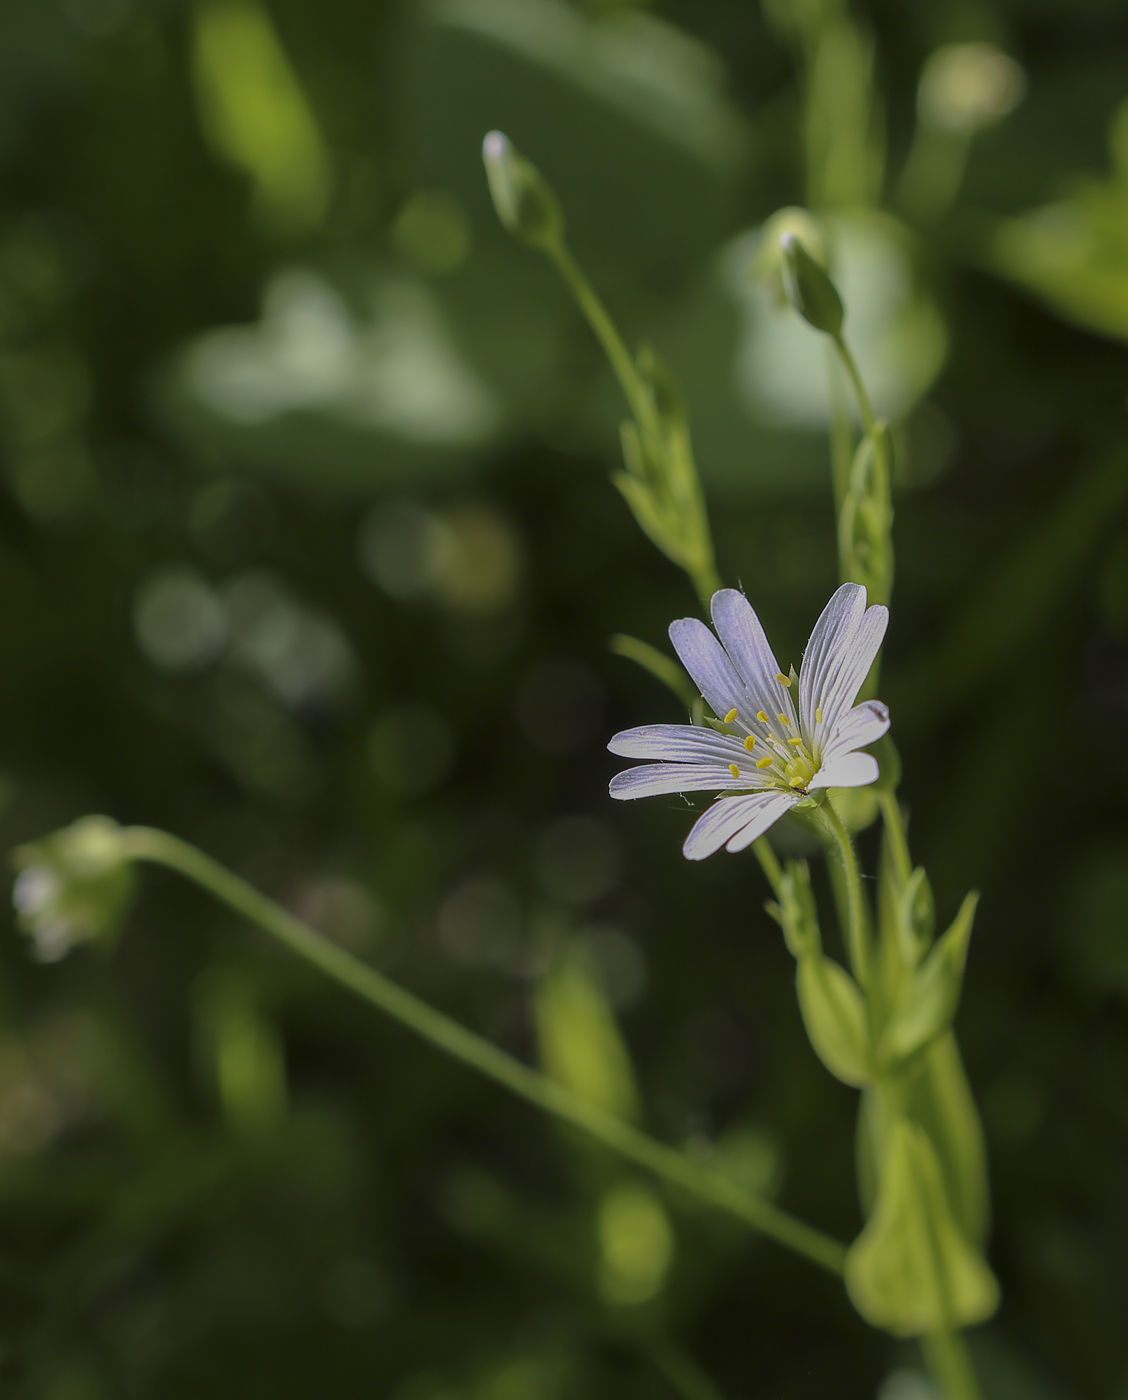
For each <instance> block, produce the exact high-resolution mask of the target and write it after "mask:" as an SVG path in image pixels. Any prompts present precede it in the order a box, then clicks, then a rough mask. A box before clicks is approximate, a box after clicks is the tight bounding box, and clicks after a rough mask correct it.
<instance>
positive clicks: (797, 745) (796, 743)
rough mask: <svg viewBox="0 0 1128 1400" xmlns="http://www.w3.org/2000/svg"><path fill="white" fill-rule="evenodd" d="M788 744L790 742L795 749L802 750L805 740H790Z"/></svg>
mask: <svg viewBox="0 0 1128 1400" xmlns="http://www.w3.org/2000/svg"><path fill="white" fill-rule="evenodd" d="M787 742H788V743H789V744H794V745H795V747H796V748H797V749H798V748H801V747H802V744H803V740H802V739H788V741H787Z"/></svg>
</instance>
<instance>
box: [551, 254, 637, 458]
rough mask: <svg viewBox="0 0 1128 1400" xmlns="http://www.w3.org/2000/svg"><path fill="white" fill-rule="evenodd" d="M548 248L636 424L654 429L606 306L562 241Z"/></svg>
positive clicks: (626, 351)
mask: <svg viewBox="0 0 1128 1400" xmlns="http://www.w3.org/2000/svg"><path fill="white" fill-rule="evenodd" d="M547 251H548V255H549V257H550V258H551V259H552V261H553V262H554V263H555V264H556V267H557V269H558V270H559V272H560V275H561V276H562V277H563V278H564V280H565V281H566V282H567V283H568V286H569V287H570V288H571V290H572V295H573V296H574V297H575V298H576V301H577V302H578V303H579V306H580V310H581V311H582V312H583V313H584V315H585V317H586V318H587V322H588V325H589V326H590V327H591V328H592V330H593V331H594V332H595V335H596V338H597V339H598V341H599V343H600V345H602V346H603V349H604V352H605V353H606V355H607V358H608V359H609V360H610V361H611V368H612V369H613V370H614V371H615V377H616V379H618V381H619V383H620V385H621V386H622V389H623V393H624V394H625V395H626V396H627V402H628V403H629V404H630V406H631V411H632V412H633V413H634V415H635V417H636V418H637V419H638V423H639V427H641V428H644V429H650V430H652V429H654V427H655V426H656V425H655V423H654V408H653V405H652V404H651V402H650V395H649V394H648V393H647V392H646V390H645V388H644V387H643V385H642V382H641V380H640V379H639V376H638V371H637V370H636V369H635V363H634V358H633V357H632V355H631V353H630V351H629V350H628V349H627V347H626V345H625V344H624V343H623V338H622V336H621V335H620V334H619V332H618V330H617V329H616V326H615V323H614V321H612V319H611V317H610V316H609V315H608V314H607V308H606V307H605V306H604V305H603V303H602V301H600V299H599V296H598V294H597V293H596V291H595V288H594V287H593V286H592V285H591V283H590V282H589V281H588V279H587V278H586V277H585V276H584V273H583V271H582V270H581V268H580V266H579V264H578V263H577V262H576V260H575V258H574V257H573V256H572V254H571V251H570V250H569V249H568V247H567V246H566V245H565V244H563V243H560V244H557V245H556V246H555V247H552V248H549V249H548V250H547Z"/></svg>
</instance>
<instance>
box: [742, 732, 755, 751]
mask: <svg viewBox="0 0 1128 1400" xmlns="http://www.w3.org/2000/svg"><path fill="white" fill-rule="evenodd" d="M744 747H745V748H746V749H747V750H748V752H749V753H751V752H752V750H753V749H754V748H755V747H756V736H755V735H754V734H749V736H748V738H747V739H745V741H744Z"/></svg>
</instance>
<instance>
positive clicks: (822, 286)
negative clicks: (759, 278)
mask: <svg viewBox="0 0 1128 1400" xmlns="http://www.w3.org/2000/svg"><path fill="white" fill-rule="evenodd" d="M779 242H780V248H781V249H782V250H783V256H784V260H785V264H784V286H785V287H786V288H787V294H788V296H789V297H790V298H791V300H792V302H794V304H795V309H796V311H798V313H799V315H800V316H802V317H803V319H804V320H805V321H807V322H808V323H809V324H810V325H812V326H814V328H815V330H817V331H823V332H824V333H825V334H826V335H833V336H835V337H837V336H839V335H840V334H841V333H842V322H843V319H844V318H845V315H846V312H845V310H844V309H843V306H842V298H841V297H840V296H839V295H838V288H837V287H836V286H835V285H834V283H833V282H832V281H831V280H830V274H829V273H828V272H827V270H826V268H825V267H823V266H822V265H821V264H820V263H818V262H816V261H815V259H814V258H813V257H812V256H811V254H810V253H809V252H808V251H807V249H806V248H805V247H804V245H803V243H802V242H801V241H800V239H799V238H798V237H797V236H796V235H795V234H794V233H785V234H784V235H783V237H782V238H781V239H780V241H779Z"/></svg>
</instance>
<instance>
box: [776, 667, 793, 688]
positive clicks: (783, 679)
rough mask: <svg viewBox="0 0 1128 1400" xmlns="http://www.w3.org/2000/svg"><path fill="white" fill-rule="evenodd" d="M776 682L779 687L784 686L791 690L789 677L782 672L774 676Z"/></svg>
mask: <svg viewBox="0 0 1128 1400" xmlns="http://www.w3.org/2000/svg"><path fill="white" fill-rule="evenodd" d="M776 680H777V681H779V683H780V685H782V686H786V687H787V689H788V690H790V689H791V677H790V676H785V675H784V674H783V672H782V671H779V672H778V673H777V674H776Z"/></svg>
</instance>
